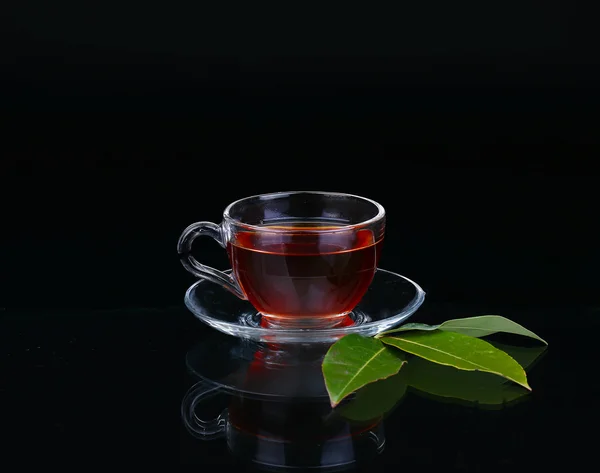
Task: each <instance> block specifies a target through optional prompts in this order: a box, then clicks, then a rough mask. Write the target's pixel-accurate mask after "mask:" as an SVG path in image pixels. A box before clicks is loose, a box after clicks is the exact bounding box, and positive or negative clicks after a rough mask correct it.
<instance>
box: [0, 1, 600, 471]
mask: <svg viewBox="0 0 600 473" xmlns="http://www.w3.org/2000/svg"><path fill="white" fill-rule="evenodd" d="M3 8H6V7H5V6H3ZM258 8H259V7H254V6H253V7H251V8H250V7H248V6H245V7H243V8H242V7H239V8H238V7H237V6H236V7H234V6H233V5H230V6H227V7H208V6H206V7H205V6H203V5H196V6H193V7H184V6H181V7H176V6H174V5H171V4H168V5H167V4H156V5H148V4H140V5H136V6H133V5H130V6H125V5H111V4H109V3H106V2H103V3H102V4H97V5H96V4H94V5H92V4H89V3H85V4H79V3H75V2H68V3H67V2H64V3H62V4H60V5H58V4H56V3H52V4H47V3H41V2H40V3H38V4H34V3H33V2H19V3H18V4H17V3H16V2H14V3H13V4H10V5H8V10H7V11H5V12H4V13H3V14H2V15H1V20H0V22H1V24H2V30H1V35H2V36H1V37H0V40H1V41H0V54H1V56H0V58H1V63H0V65H1V68H0V90H1V91H2V92H1V95H0V100H1V103H2V106H1V109H0V118H1V119H2V131H1V134H2V145H1V146H2V148H1V149H0V153H1V159H2V161H1V164H0V166H1V168H0V170H1V176H2V193H3V194H4V197H3V217H2V227H1V228H2V232H1V235H2V236H1V238H2V249H1V251H2V265H1V266H2V270H1V271H2V273H3V275H2V278H3V280H4V281H3V284H2V288H1V292H0V305H1V307H2V311H3V319H4V322H5V323H6V324H7V325H5V327H6V330H4V335H5V337H6V340H5V341H6V343H8V344H9V345H8V346H9V347H13V348H14V347H24V346H30V345H31V346H32V347H33V345H36V346H37V343H38V342H39V341H40V340H41V341H44V342H45V343H46V346H48V347H53V346H55V345H60V344H61V343H69V340H70V338H69V337H70V335H69V334H82V333H88V334H89V337H91V338H86V340H88V342H87V343H88V346H87V348H86V350H87V351H86V350H84V351H85V353H87V354H88V355H89V354H90V353H91V352H89V346H90V345H89V344H90V343H91V344H96V345H98V346H102V345H103V344H104V345H106V344H113V346H117V347H120V348H118V349H115V350H113V352H110V354H109V355H108V358H98V359H96V358H90V357H89V356H88V355H85V356H88V358H85V357H84V358H83V361H81V362H80V363H81V366H79V365H77V366H78V367H77V368H74V369H73V371H66V372H61V373H62V374H61V375H58V376H62V378H60V379H61V380H62V381H61V382H62V383H63V384H60V383H59V387H57V388H56V393H57V394H56V396H57V398H61V396H62V395H61V394H60V393H63V394H64V393H65V392H71V395H70V396H71V397H69V396H67V398H69V399H75V398H77V399H80V398H78V397H76V396H75V395H73V394H72V390H73V389H74V388H73V386H75V381H73V378H74V377H76V376H78V375H80V372H81V371H82V370H83V371H85V370H86V368H85V366H86V365H87V364H88V363H95V364H94V366H95V369H97V370H99V372H100V373H102V379H104V380H106V383H101V382H100V381H98V380H97V378H93V379H96V384H94V386H96V388H98V386H99V385H103V386H105V389H108V388H106V386H107V385H112V386H113V387H112V388H111V389H108V391H104V393H105V395H106V396H107V398H108V399H109V402H108V404H109V405H111V406H113V407H110V408H109V407H103V408H100V407H98V403H100V404H103V403H102V401H99V399H101V398H102V396H100V395H99V396H97V397H96V398H94V399H95V401H94V404H96V407H95V408H96V409H100V412H102V413H103V414H102V415H104V416H106V415H109V413H112V414H113V415H112V416H110V418H111V419H113V420H115V423H117V422H118V423H120V424H122V425H124V426H128V427H125V431H126V432H127V435H130V436H131V437H132V438H134V437H135V436H136V435H142V437H143V438H144V439H146V440H145V441H146V442H150V440H149V439H150V438H151V439H152V440H151V441H153V442H156V443H155V444H154V443H152V445H161V446H162V449H154V450H153V454H154V455H160V456H163V455H164V457H165V458H170V459H171V460H170V461H171V462H176V461H177V460H176V457H177V454H176V453H173V455H171V453H172V452H174V451H176V448H177V447H176V445H174V444H175V442H176V439H175V438H174V437H169V435H168V432H171V431H172V430H169V429H174V428H178V426H177V427H174V425H175V423H176V421H177V419H176V417H173V420H172V421H169V420H168V419H171V416H172V413H171V412H170V411H169V409H167V408H165V407H164V406H163V407H162V408H161V409H162V410H160V409H157V412H158V411H160V412H161V414H158V413H157V414H156V416H157V417H159V416H162V417H160V420H156V422H155V423H153V426H154V428H153V429H151V430H150V431H151V432H153V434H152V435H150V434H149V433H148V432H149V431H148V424H147V421H146V420H145V419H147V418H146V417H143V416H142V415H141V414H139V413H138V414H137V417H136V416H133V418H135V419H136V420H135V422H133V421H131V422H130V421H128V420H127V418H126V417H123V416H126V415H128V414H126V413H128V412H130V409H131V407H130V402H129V401H130V400H131V401H132V400H133V399H134V398H135V396H134V395H133V394H132V392H133V391H132V390H133V388H132V386H133V384H135V383H137V382H138V381H139V382H140V383H141V382H142V378H144V380H145V382H146V383H148V382H156V380H153V379H152V377H151V376H149V375H148V373H151V372H153V373H156V371H153V369H155V368H156V366H158V365H160V369H158V372H159V373H161V376H162V380H161V381H159V384H160V385H161V386H162V388H160V389H158V390H157V391H152V392H153V394H152V395H151V396H154V397H151V400H148V401H147V402H146V404H145V405H144V406H145V409H148V408H149V406H151V405H153V404H152V403H159V402H160V403H164V402H166V399H167V398H169V399H170V398H171V397H173V398H175V397H176V396H177V395H179V392H178V391H177V392H175V393H174V391H175V390H176V389H175V388H169V387H165V384H166V385H168V384H169V382H168V381H165V380H166V379H169V380H175V381H174V382H173V383H174V384H175V385H176V386H177V389H179V387H180V384H181V382H180V378H181V376H180V373H181V371H177V370H178V369H179V370H182V369H183V366H181V367H180V368H174V367H175V366H178V363H180V362H181V363H183V361H182V358H180V357H179V356H180V354H182V353H184V352H185V349H186V347H188V346H189V344H191V343H192V341H193V338H194V334H195V333H196V332H195V331H196V330H199V329H198V327H197V324H196V323H195V321H193V320H190V319H191V317H189V316H188V314H186V313H185V311H176V313H177V316H173V318H171V319H169V320H165V318H164V316H161V312H158V313H154V312H152V313H153V314H154V315H152V316H149V318H148V319H144V317H139V318H135V317H134V318H133V319H120V318H119V317H116V318H114V319H110V317H109V318H108V319H107V320H108V321H107V320H105V319H102V318H100V319H98V318H97V316H96V315H90V316H89V319H86V318H85V317H84V316H82V315H81V316H80V315H77V314H85V313H86V311H89V310H100V309H103V310H117V309H125V308H145V309H166V308H173V307H176V308H177V307H181V302H182V297H183V293H184V291H185V289H186V288H187V287H188V286H189V285H190V284H191V282H193V278H192V277H191V276H190V275H188V274H187V273H185V271H184V270H183V268H182V267H181V266H180V264H179V262H178V258H177V255H176V251H175V245H176V242H177V238H178V237H179V234H180V233H181V231H182V230H183V229H184V228H185V227H186V226H187V225H188V224H189V223H192V222H194V221H197V220H212V221H215V222H219V221H220V218H221V212H222V210H223V209H224V208H225V206H226V205H227V204H228V203H229V202H231V201H233V200H236V199H238V198H241V197H244V196H247V195H251V194H256V193H263V192H270V191H279V190H297V189H318V190H333V191H340V192H350V193H354V194H360V195H364V196H367V197H371V198H373V199H375V200H378V201H379V202H380V203H382V204H383V205H384V206H385V207H386V210H387V213H388V226H387V239H386V246H385V249H384V253H383V256H382V260H381V267H383V268H386V269H389V270H392V271H398V272H400V273H403V274H406V275H408V276H409V277H411V278H413V279H414V280H416V281H417V282H419V283H420V284H421V285H422V286H423V287H424V288H425V290H426V291H427V292H428V302H429V301H430V302H431V304H433V305H434V307H435V306H436V304H437V306H440V307H449V306H452V307H455V308H456V307H465V309H464V310H465V311H466V312H469V313H468V314H465V315H477V314H476V313H474V312H477V311H479V313H484V312H486V311H490V312H491V311H494V310H495V311H502V310H504V311H505V312H504V313H506V314H511V315H512V314H517V313H520V311H525V315H523V317H524V318H525V320H523V322H527V324H528V325H529V326H530V328H532V329H542V330H544V329H546V330H547V331H548V332H551V333H553V334H555V336H556V337H557V339H558V340H560V343H561V344H562V345H561V348H560V350H564V352H565V353H566V352H568V351H569V350H571V352H573V351H575V352H577V351H578V350H579V349H580V345H579V344H576V342H575V341H574V340H573V339H572V338H571V337H570V336H567V335H565V333H564V331H563V330H562V329H561V328H560V327H561V326H562V325H563V324H565V323H567V324H568V325H569V326H581V325H582V324H584V325H585V324H588V325H589V326H593V325H594V324H596V322H595V320H596V318H595V316H594V315H590V314H595V313H596V312H594V310H595V309H596V308H597V307H598V303H599V297H598V284H599V283H600V277H599V276H598V273H597V267H598V263H599V262H600V250H599V245H598V244H597V242H598V236H599V235H598V231H597V229H596V227H597V215H598V214H597V201H598V196H597V178H598V176H597V172H596V171H595V170H594V167H593V164H594V163H593V161H594V157H595V156H597V147H596V144H597V142H598V133H597V130H598V100H599V95H598V89H597V84H598V78H599V75H598V68H597V60H598V58H597V55H596V54H595V46H594V44H595V42H594V38H593V28H592V26H593V25H592V19H591V17H590V16H589V15H587V14H586V12H585V11H583V10H581V9H579V8H577V7H576V6H575V4H573V3H569V4H566V3H565V2H558V1H552V2H541V1H540V2H538V1H532V0H530V1H528V2H526V3H523V2H509V3H506V2H504V3H503V4H502V5H492V4H489V3H483V4H482V3H481V2H466V3H464V4H461V5H456V4H446V3H444V2H435V1H433V2H425V3H418V4H411V5H401V6H397V7H396V8H395V9H391V8H384V7H375V6H368V7H366V6H364V5H363V6H361V7H360V8H358V7H351V6H349V5H344V6H343V7H335V8H334V7H333V6H332V7H330V8H327V7H325V6H323V5H320V6H319V7H318V9H316V10H313V9H309V8H308V7H292V6H287V5H278V6H275V7H273V6H270V7H269V8H266V7H264V10H262V11H259V9H258ZM196 249H197V251H198V253H199V254H202V256H201V258H202V260H203V261H204V262H206V263H207V264H211V265H215V266H217V267H219V268H226V267H227V265H228V263H227V260H226V257H225V254H224V253H223V252H222V251H220V249H219V247H218V246H217V245H216V244H215V243H213V242H210V241H201V242H198V244H197V245H196ZM169 310H171V309H169ZM454 310H455V311H456V310H458V309H454ZM527 310H531V311H532V312H526V311H527ZM57 314H60V317H59V316H58V315H57ZM65 314H71V315H65ZM527 314H528V315H527ZM28 317H29V318H28ZM55 317H58V318H55ZM95 317H96V318H95ZM140 320H147V322H144V323H141V322H140ZM111 324H112V325H111ZM527 324H526V325H527ZM23 331H24V332H23ZM115 331H121V332H122V336H120V337H119V338H114V337H115V335H114V332H115ZM146 332H147V333H146ZM16 333H21V334H22V333H25V335H23V337H25V338H24V339H23V340H21V341H18V340H17V339H18V337H17V336H16V335H15V334H16ZM141 333H143V334H144V336H143V337H141V338H140V334H141ZM158 334H160V335H158ZM28 337H29V338H28ZM36 337H37V338H36ZM61 337H63V338H61ZM65 337H66V338H65ZM111 337H112V338H111ZM590 337H591V336H590ZM84 338H85V337H84ZM141 339H143V340H144V341H140V340H141ZM149 339H152V340H153V342H152V343H154V344H158V346H160V347H161V348H160V349H158V348H155V347H154V348H152V350H155V351H156V350H158V351H157V352H158V353H159V354H160V355H155V358H156V360H158V359H160V360H161V361H160V363H159V362H157V361H155V362H156V365H155V366H154V367H153V368H152V369H151V368H150V367H146V368H145V370H146V371H142V373H144V374H143V375H142V374H139V373H138V375H134V374H133V373H132V372H129V371H127V370H129V369H133V368H132V367H133V366H137V365H138V362H137V361H132V357H133V356H134V354H137V355H138V356H142V354H143V353H144V354H145V355H143V356H142V358H144V357H146V358H148V357H149V356H150V355H149V354H148V346H147V343H150V342H149V341H148V340H149ZM108 340H111V341H110V342H109V341H108ZM116 340H118V341H116ZM40 343H41V342H40ZM119 343H120V344H119ZM11 344H12V345H11ZM115 344H116V345H115ZM153 346H154V345H153ZM19 350H20V348H19ZM48 350H50V348H48ZM119 350H120V351H119ZM144 350H145V351H144ZM9 351H10V349H9V350H7V353H8V352H9ZM155 351H152V353H155ZM586 353H587V355H585V356H584V355H581V356H579V355H577V356H576V359H577V360H578V361H581V362H584V361H590V360H591V359H593V358H594V357H595V355H594V354H593V353H592V352H591V351H590V352H586ZM39 356H41V357H42V358H43V355H39ZM48 356H49V355H48ZM72 356H74V357H75V359H77V357H78V356H79V355H72ZM82 356H83V355H82ZM90 356H91V355H90ZM168 357H170V358H168ZM167 358H168V359H169V360H172V361H169V362H167V361H165V360H166V359H167ZM559 358H560V357H558V356H557V358H555V360H558V359H559ZM6 360H7V362H10V360H8V358H6ZM13 360H14V359H13ZM19 360H20V361H18V362H16V363H15V362H14V361H12V362H11V363H14V364H11V365H8V364H7V365H6V366H12V367H11V368H10V369H9V371H8V373H9V374H10V375H11V376H14V377H11V378H10V379H11V380H14V381H11V382H10V383H9V382H8V381H7V383H8V384H7V385H10V386H12V388H11V389H12V391H10V392H11V393H12V394H13V396H14V397H13V398H10V399H11V401H10V402H17V400H18V399H20V400H24V399H26V400H28V402H29V400H30V401H31V402H34V401H35V402H39V399H38V398H37V397H36V396H34V395H33V394H31V392H32V391H31V390H32V389H33V386H35V385H38V384H39V383H42V384H43V383H44V382H45V381H44V379H45V378H43V377H40V378H35V376H41V375H39V373H38V374H36V373H37V372H35V370H33V371H32V373H33V374H31V373H29V371H27V369H29V368H27V369H26V367H30V366H33V365H31V363H33V361H31V360H30V359H29V358H27V359H19ZM169 363H170V364H169ZM579 366H580V368H579V369H581V370H582V371H581V372H582V373H583V372H584V371H585V370H584V369H583V368H582V367H581V366H582V365H581V364H579ZM561 367H562V365H561ZM115 373H118V374H115ZM127 373H129V374H127ZM44 376H48V379H47V380H51V379H53V380H54V381H56V379H57V378H56V376H57V375H56V373H54V374H53V373H52V372H49V373H47V374H45V375H44ZM147 376H149V377H150V379H146V377H147ZM128 378H129V379H130V380H135V383H134V381H131V383H130V384H127V383H125V387H123V393H128V394H123V396H125V397H123V396H121V395H120V394H119V392H120V391H119V390H118V389H117V388H116V387H114V386H115V385H116V384H118V383H123V382H124V380H126V379H128ZM7 379H8V378H7ZM17 379H19V380H20V381H16V380H17ZM90 379H92V378H90ZM157 379H158V378H157ZM547 379H548V378H547ZM47 380H46V381H47ZM111 383H112V384H111ZM136 386H137V385H136ZM21 388H23V389H22V390H20V389H21ZM548 391H550V389H548ZM591 392H593V390H592V391H591ZM26 393H29V394H26ZM107 393H109V394H107ZM173 394H174V395H173ZM580 394H581V393H580ZM28 396H29V397H28ZM74 396H75V397H74ZM92 397H93V396H92ZM123 399H127V401H124V400H123ZM36 400H37V401H36ZM10 402H8V401H7V405H10ZM82 402H83V401H82ZM132 402H133V401H132ZM111 403H112V404H111ZM82 405H83V404H82ZM115 405H116V406H117V407H114V406H115ZM161 405H162V404H161ZM47 406H50V407H48V409H54V411H55V412H58V413H59V414H56V415H57V416H58V417H60V415H61V414H60V412H63V415H73V416H74V415H75V414H64V413H65V412H66V413H69V412H71V411H70V410H69V406H70V404H68V403H67V404H65V405H64V406H63V408H64V411H60V409H58V408H57V407H56V404H52V403H50V404H47ZM550 408H551V407H550V403H549V406H548V409H550ZM73 412H74V411H73ZM562 412H563V413H564V412H566V411H562ZM590 412H591V411H590ZM23 415H24V414H23ZM549 415H550V414H549ZM588 415H589V413H588ZM565 416H566V414H565ZM34 417H35V416H32V415H31V414H29V415H27V416H25V417H20V419H28V420H27V421H24V420H20V421H18V422H16V423H15V426H18V425H21V427H20V428H21V429H23V428H24V429H25V430H24V431H23V432H22V433H23V435H26V434H27V435H29V434H30V433H31V432H30V431H29V430H28V429H29V428H30V425H29V422H32V419H33V418H34ZM90 422H93V421H92V420H90ZM169 422H171V423H169ZM84 424H85V425H88V424H86V423H84ZM84 424H82V425H84ZM100 424H101V425H102V426H103V428H106V425H105V424H108V423H107V422H100ZM11 425H12V424H11ZM23 425H26V427H23ZM77 425H78V426H79V425H80V424H77ZM111 425H112V424H111ZM159 425H160V426H161V427H160V428H159ZM14 428H15V429H18V428H19V427H14ZM48 429H49V430H48V432H54V431H53V430H52V427H48ZM14 432H16V431H13V435H16V434H14ZM111 432H112V434H106V435H107V436H108V437H110V435H117V436H118V434H117V433H115V432H113V431H112V430H111ZM68 435H69V436H68V438H69V439H71V440H70V441H73V439H74V438H75V437H76V434H74V433H72V432H70V433H69V434H68ZM144 435H145V436H144ZM101 437H102V436H100V437H98V438H101ZM124 437H125V435H124V434H123V438H124ZM15 438H21V437H15ZM23 438H26V437H23ZM94 438H96V437H94ZM102 438H104V437H102ZM119 438H121V437H119ZM169 438H170V439H171V440H170V442H171V443H169V441H167V440H166V439H169ZM159 439H160V441H159ZM119 445H121V446H122V447H123V448H122V449H121V450H119V452H120V455H127V453H130V457H131V458H134V457H135V458H137V460H136V461H139V459H140V458H145V457H144V456H142V457H138V456H137V453H136V454H135V455H134V453H133V451H134V450H135V449H134V450H131V448H132V447H131V446H129V445H128V444H126V443H124V442H123V443H122V444H119ZM171 445H172V446H171ZM90 448H91V447H90ZM173 449H174V450H173ZM135 452H138V450H135ZM110 455H111V454H109V455H108V456H110ZM146 455H147V453H146ZM130 457H127V458H130ZM61 458H62V457H61ZM173 458H175V460H174V459H173ZM63 459H64V458H63ZM548 463H549V464H550V463H551V459H548Z"/></svg>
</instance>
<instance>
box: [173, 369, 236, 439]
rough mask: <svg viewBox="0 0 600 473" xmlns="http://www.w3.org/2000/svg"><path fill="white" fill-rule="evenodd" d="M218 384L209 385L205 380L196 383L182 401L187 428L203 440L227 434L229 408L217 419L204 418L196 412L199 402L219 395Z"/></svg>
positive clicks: (183, 416) (182, 415) (182, 413)
mask: <svg viewBox="0 0 600 473" xmlns="http://www.w3.org/2000/svg"><path fill="white" fill-rule="evenodd" d="M219 391H220V388H219V387H218V386H214V385H209V384H208V383H206V382H205V381H200V382H198V383H196V384H194V385H193V386H192V387H191V388H190V389H188V391H187V393H185V396H184V397H183V401H182V403H181V418H182V419H183V423H184V425H185V427H186V428H187V430H188V431H189V432H190V433H191V434H192V435H193V436H194V437H196V438H198V439H201V440H213V439H217V438H221V437H223V436H224V435H225V430H226V426H227V409H225V410H223V412H221V414H220V415H219V416H218V417H216V418H215V419H210V420H204V419H201V418H200V417H198V415H197V414H196V408H197V407H198V404H200V403H202V402H203V401H206V400H207V399H210V398H211V397H213V396H215V395H217V394H218V393H219Z"/></svg>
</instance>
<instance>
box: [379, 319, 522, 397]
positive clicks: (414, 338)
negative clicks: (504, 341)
mask: <svg viewBox="0 0 600 473" xmlns="http://www.w3.org/2000/svg"><path fill="white" fill-rule="evenodd" d="M381 341H382V342H383V343H385V344H387V345H391V346H394V347H396V348H399V349H400V350H403V351H405V352H408V353H411V354H413V355H416V356H419V357H421V358H425V359H426V360H429V361H433V362H434V363H439V364H442V365H448V366H453V367H455V368H458V369H461V370H466V371H486V372H488V373H493V374H496V375H499V376H502V377H504V378H506V379H509V380H511V381H514V382H515V383H517V384H520V385H521V386H523V387H525V388H527V389H529V390H531V388H530V387H529V384H528V383H527V375H526V374H525V371H524V370H523V368H522V367H521V366H520V365H519V363H517V362H516V361H515V360H514V359H512V358H511V357H510V356H509V355H507V354H506V353H504V352H503V351H501V350H498V349H496V348H494V346H493V345H491V344H490V343H488V342H486V341H484V340H480V339H479V338H475V337H470V336H468V335H463V334H460V333H455V332H444V331H441V330H435V331H432V332H421V331H412V332H400V333H396V334H394V336H388V337H384V338H381Z"/></svg>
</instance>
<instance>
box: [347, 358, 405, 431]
mask: <svg viewBox="0 0 600 473" xmlns="http://www.w3.org/2000/svg"><path fill="white" fill-rule="evenodd" d="M406 367H408V364H407V365H406ZM405 371H406V368H404V369H401V370H400V372H399V373H398V374H395V375H393V376H390V377H389V378H386V379H382V380H380V381H376V382H374V383H370V384H367V385H366V386H364V387H362V388H360V389H359V390H358V391H357V392H356V396H355V397H354V399H352V400H351V401H350V402H349V403H348V404H345V405H343V406H338V408H337V409H338V414H339V415H340V416H342V417H343V418H345V419H347V420H349V421H353V422H359V423H362V422H372V421H374V420H377V419H381V418H383V417H385V416H387V415H389V414H390V413H391V412H392V411H393V410H394V408H395V407H396V406H397V405H398V404H399V403H400V401H401V400H402V398H403V397H404V395H405V394H406V388H407V383H406V375H405V374H404V372H405Z"/></svg>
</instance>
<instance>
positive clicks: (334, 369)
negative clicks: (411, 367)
mask: <svg viewBox="0 0 600 473" xmlns="http://www.w3.org/2000/svg"><path fill="white" fill-rule="evenodd" d="M405 363H406V360H405V358H404V357H403V356H402V355H401V354H399V353H398V352H397V351H396V350H393V349H390V348H388V347H387V346H386V345H384V344H383V343H381V341H379V340H377V339H375V338H369V337H363V336H361V335H357V334H350V335H346V336H345V337H342V338H340V339H339V340H338V341H337V342H335V343H334V344H333V345H331V347H329V350H328V351H327V353H326V354H325V357H324V359H323V363H322V370H323V377H324V379H325V387H326V388H327V392H328V393H329V400H330V402H331V406H332V407H335V406H336V405H338V404H339V403H340V401H341V400H342V399H344V398H345V397H346V396H348V395H349V394H351V393H353V392H354V391H356V390H358V389H360V388H362V387H363V386H365V385H367V384H369V383H372V382H374V381H377V380H379V379H385V378H388V377H390V376H392V375H394V374H396V373H397V372H398V371H400V368H402V366H403V365H404V364H405Z"/></svg>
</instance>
